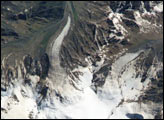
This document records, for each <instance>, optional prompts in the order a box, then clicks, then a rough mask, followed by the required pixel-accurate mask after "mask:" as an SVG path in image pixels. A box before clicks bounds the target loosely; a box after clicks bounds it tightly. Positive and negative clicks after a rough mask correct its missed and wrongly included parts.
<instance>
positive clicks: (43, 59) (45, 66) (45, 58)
mask: <svg viewBox="0 0 164 120" xmlns="http://www.w3.org/2000/svg"><path fill="white" fill-rule="evenodd" d="M40 64H41V66H42V73H41V78H43V79H44V78H45V77H47V76H48V71H49V68H50V61H49V57H48V55H47V53H45V54H44V55H43V56H42V57H41V59H40Z"/></svg>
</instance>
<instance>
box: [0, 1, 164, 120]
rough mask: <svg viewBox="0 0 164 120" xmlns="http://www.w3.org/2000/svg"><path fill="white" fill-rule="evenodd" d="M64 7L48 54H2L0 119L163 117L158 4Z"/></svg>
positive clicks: (160, 5) (160, 4) (160, 8)
mask: <svg viewBox="0 0 164 120" xmlns="http://www.w3.org/2000/svg"><path fill="white" fill-rule="evenodd" d="M3 4H4V3H3ZM40 4H41V7H39V6H38V7H39V8H40V9H41V10H42V9H44V7H43V6H47V5H48V6H49V5H50V6H51V4H50V3H47V2H45V3H44V4H42V2H41V3H40ZM65 4H66V5H65V7H66V8H65V10H69V11H70V12H69V13H67V12H68V11H67V12H65V16H64V17H63V22H62V25H64V26H61V27H59V29H61V30H59V31H58V32H57V33H56V34H57V35H55V37H53V38H52V40H50V44H48V47H49V49H48V50H49V51H48V52H47V53H44V52H42V53H41V54H40V55H39V56H40V57H38V56H37V57H32V56H34V54H32V55H31V53H32V52H31V50H29V54H27V55H23V56H24V57H23V59H20V58H19V60H18V61H17V58H14V57H12V55H13V54H12V53H11V54H6V55H5V56H7V55H8V56H7V57H3V59H1V104H2V106H1V117H2V118H45V119H47V118H50V119H54V118H65V119H67V118H100V119H102V118H109V119H112V118H115V119H116V118H118V119H120V118H122V119H123V118H130V119H143V118H144V119H147V118H150V119H153V118H160V119H161V118H163V17H162V16H163V2H152V1H151V2H150V1H149V2H147V1H146V2H142V1H136V2H135V1H126V2H124V1H121V2H116V1H109V2H108V1H101V2H98V1H92V2H76V1H75V2H66V3H65ZM39 8H38V10H39ZM45 9H46V8H45ZM46 10H47V9H46ZM55 10H56V8H55ZM39 11H40V10H39ZM39 11H38V12H39ZM49 12H50V14H46V13H45V12H44V11H43V12H41V13H42V14H40V16H41V17H46V19H48V20H50V21H51V20H52V19H51V17H52V16H51V13H53V12H55V11H53V10H51V9H50V11H49ZM36 13H37V12H36ZM55 13H56V12H55ZM34 14H35V12H34ZM56 15H57V16H58V14H57V13H56V14H55V16H56ZM34 16H35V15H34ZM34 16H33V17H34ZM59 16H60V15H59ZM19 17H20V18H19V19H21V18H22V17H23V16H19ZM52 18H53V20H54V19H55V17H54V16H53V17H52ZM17 19H18V18H17ZM22 19H23V18H22ZM55 20H56V19H55ZM59 24H60V25H61V23H59ZM56 29H57V28H56ZM3 32H4V34H3V35H9V34H8V33H6V32H5V30H4V31H3ZM10 33H11V34H13V32H12V31H11V32H10ZM41 43H42V42H41ZM14 54H19V53H14ZM13 56H14V55H13ZM11 59H14V62H15V64H14V65H12V66H11V61H12V60H11ZM12 62H13V61H12ZM22 109H23V111H22Z"/></svg>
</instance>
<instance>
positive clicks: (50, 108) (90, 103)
mask: <svg viewBox="0 0 164 120" xmlns="http://www.w3.org/2000/svg"><path fill="white" fill-rule="evenodd" d="M140 52H141V51H139V52H137V53H127V54H125V55H124V56H122V57H120V58H119V59H118V60H116V61H115V63H113V65H112V71H111V74H110V75H108V77H107V79H106V82H105V85H104V86H103V87H102V88H99V89H98V91H97V93H95V92H94V91H93V89H92V87H91V85H92V83H91V80H92V77H93V71H94V69H96V68H95V67H92V66H91V65H89V66H88V67H81V66H79V67H78V68H76V69H75V70H73V71H72V72H75V71H78V72H80V73H83V74H80V75H79V82H75V84H76V87H77V88H79V89H80V90H77V89H73V87H72V86H71V85H70V90H71V91H65V94H64V95H63V94H62V93H61V95H63V96H64V99H63V101H62V102H61V101H60V99H59V98H58V96H56V95H55V94H54V93H55V91H54V90H52V91H51V92H49V93H51V94H49V95H48V96H47V98H46V99H45V100H43V101H42V103H41V105H40V106H37V105H38V101H39V100H40V99H41V97H40V95H39V94H37V92H36V91H34V90H35V89H34V88H35V86H36V83H35V82H32V86H33V87H29V86H27V85H26V86H24V85H23V84H22V82H21V80H19V81H17V84H16V85H15V86H12V87H11V89H10V90H11V91H12V92H11V93H6V94H3V96H1V105H2V108H4V109H5V110H6V111H2V110H1V117H2V118H29V116H31V118H45V119H46V118H50V119H53V118H95V119H96V118H102V119H103V118H104V119H105V118H109V119H110V118H113V119H117V118H129V117H128V116H127V114H130V113H131V114H132V113H137V114H140V115H142V117H143V118H145V119H146V118H153V115H152V113H151V112H150V110H149V109H150V107H149V105H148V104H143V103H142V104H140V103H138V102H136V100H137V99H138V97H139V95H140V94H142V91H141V90H143V89H146V87H147V86H148V83H149V79H147V80H146V81H145V82H144V83H141V82H140V80H141V78H140V77H138V78H135V77H132V76H133V74H135V70H134V68H133V67H134V66H133V64H134V63H135V60H134V59H135V58H136V57H137V56H138V55H139V53H140ZM127 66H128V67H127ZM98 67H99V66H98ZM125 68H127V69H126V70H125V71H124V73H123V74H122V75H121V76H120V74H119V73H120V72H121V70H122V69H125ZM68 78H69V77H68ZM34 79H38V78H37V76H33V77H32V80H34ZM68 80H71V78H69V79H68ZM132 88H133V89H132ZM61 89H62V88H61ZM67 89H69V85H67ZM22 91H23V92H22ZM63 91H64V88H63ZM14 96H16V98H17V99H15V97H14ZM69 98H70V99H69ZM123 99H124V101H123V102H122V100H123ZM128 100H129V101H128ZM121 102H122V103H121ZM8 103H9V104H10V105H8Z"/></svg>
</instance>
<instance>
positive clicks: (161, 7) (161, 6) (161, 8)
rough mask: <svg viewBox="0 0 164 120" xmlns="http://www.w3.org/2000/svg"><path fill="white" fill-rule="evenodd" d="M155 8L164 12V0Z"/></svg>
mask: <svg viewBox="0 0 164 120" xmlns="http://www.w3.org/2000/svg"><path fill="white" fill-rule="evenodd" d="M154 10H155V11H156V12H162V11H163V2H161V3H159V4H158V5H156V6H154Z"/></svg>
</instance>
